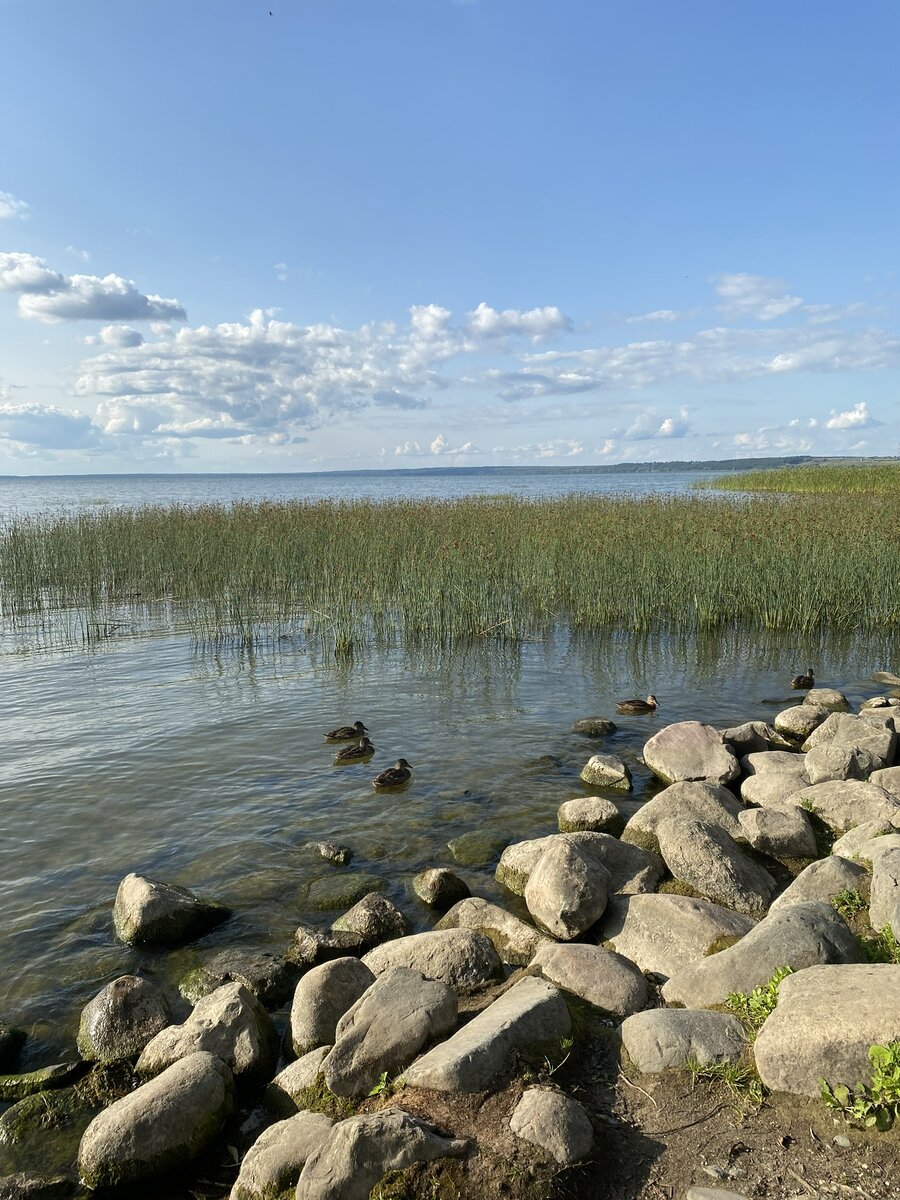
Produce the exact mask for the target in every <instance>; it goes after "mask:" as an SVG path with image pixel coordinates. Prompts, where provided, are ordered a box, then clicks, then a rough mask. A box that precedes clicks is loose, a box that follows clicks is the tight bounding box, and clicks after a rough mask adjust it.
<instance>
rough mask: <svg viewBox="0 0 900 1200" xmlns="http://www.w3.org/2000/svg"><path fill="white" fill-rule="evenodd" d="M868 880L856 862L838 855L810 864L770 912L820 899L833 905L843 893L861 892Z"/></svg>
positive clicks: (866, 874)
mask: <svg viewBox="0 0 900 1200" xmlns="http://www.w3.org/2000/svg"><path fill="white" fill-rule="evenodd" d="M867 883H868V873H867V872H866V870H865V869H864V868H863V867H860V866H858V865H857V864H856V863H852V862H848V861H847V859H845V858H840V857H839V856H838V855H836V854H829V855H828V857H827V858H820V859H818V861H816V862H813V863H810V864H809V866H808V867H806V868H804V870H802V871H801V872H800V874H799V875H798V876H797V878H796V879H795V880H794V881H793V883H791V884H790V885H789V886H788V887H786V888H785V890H784V891H783V892H782V893H781V895H780V896H779V897H778V899H777V900H773V901H772V904H771V907H770V908H769V915H770V916H771V914H772V913H776V912H780V911H781V910H782V909H785V908H788V907H789V906H790V905H792V904H805V903H806V902H807V901H809V900H817V901H819V902H820V903H822V904H830V903H831V902H832V900H833V899H834V898H835V896H837V895H838V894H839V893H840V892H845V891H847V890H850V891H858V890H859V889H860V888H863V889H864V888H865V887H866V885H867Z"/></svg>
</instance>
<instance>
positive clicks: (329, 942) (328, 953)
mask: <svg viewBox="0 0 900 1200" xmlns="http://www.w3.org/2000/svg"><path fill="white" fill-rule="evenodd" d="M377 940H378V939H377V938H374V939H373V938H370V937H367V936H366V935H365V934H362V933H357V932H356V930H353V929H320V928H319V927H318V926H315V925H298V926H297V930H296V932H295V933H294V941H293V943H292V945H290V946H288V948H287V950H286V951H285V953H284V957H285V958H286V959H287V961H288V962H289V963H291V964H292V965H294V966H298V967H301V968H306V967H318V966H321V964H322V963H323V962H330V961H331V960H332V959H335V958H347V957H349V956H351V955H354V956H356V957H359V955H361V954H365V952H366V951H367V950H371V949H372V947H373V946H374V945H375V944H376V942H377Z"/></svg>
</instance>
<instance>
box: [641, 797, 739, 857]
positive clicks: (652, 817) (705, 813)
mask: <svg viewBox="0 0 900 1200" xmlns="http://www.w3.org/2000/svg"><path fill="white" fill-rule="evenodd" d="M743 810H744V806H743V804H741V802H740V801H739V800H737V799H735V797H734V795H733V794H732V793H731V792H729V790H728V789H727V788H724V787H720V786H719V785H718V784H715V783H672V784H670V785H669V786H668V787H667V788H663V790H662V791H661V792H658V793H657V795H655V796H654V797H653V799H652V800H648V801H647V803H646V804H644V805H642V806H641V807H640V808H639V809H638V811H637V812H636V813H635V814H634V816H633V817H631V818H630V819H629V821H628V824H627V825H626V826H625V832H624V833H623V834H622V838H623V840H624V841H626V842H633V843H636V844H637V845H642V846H645V848H646V846H647V845H649V846H651V847H652V848H653V849H655V848H656V845H657V840H656V830H657V827H658V826H659V825H660V824H661V823H662V822H663V821H667V820H669V818H671V817H677V818H686V817H691V818H693V819H694V820H697V821H705V822H706V823H707V824H709V825H718V826H719V828H720V829H724V830H725V832H726V833H727V834H730V836H731V837H733V838H736V837H740V835H741V826H740V822H739V817H740V814H741V813H742V812H743Z"/></svg>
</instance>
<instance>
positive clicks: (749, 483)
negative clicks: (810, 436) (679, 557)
mask: <svg viewBox="0 0 900 1200" xmlns="http://www.w3.org/2000/svg"><path fill="white" fill-rule="evenodd" d="M695 486H696V487H698V488H714V489H716V490H717V491H722V490H728V491H734V492H782V493H790V494H806V495H813V494H820V493H825V494H831V495H839V496H849V495H860V494H867V495H880V496H897V495H900V463H872V464H868V463H859V464H857V463H853V464H848V463H835V464H833V465H832V464H830V463H829V464H824V465H818V464H817V465H815V466H804V467H775V468H773V469H772V470H770V471H738V472H735V473H733V474H730V475H722V476H718V477H717V478H715V479H704V480H701V481H700V482H698V483H697V484H696V485H695Z"/></svg>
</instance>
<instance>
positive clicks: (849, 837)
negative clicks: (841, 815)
mask: <svg viewBox="0 0 900 1200" xmlns="http://www.w3.org/2000/svg"><path fill="white" fill-rule="evenodd" d="M898 829H900V814H898V816H897V824H896V825H895V824H894V823H893V822H892V821H888V820H886V819H884V818H881V819H879V818H877V817H876V819H875V820H874V821H863V823H862V824H861V825H854V826H853V828H852V829H848V830H847V832H846V833H845V834H842V836H841V837H839V838H838V839H837V841H836V842H835V843H834V845H833V846H832V847H831V853H832V854H837V855H839V856H840V857H841V858H857V859H858V858H859V857H860V851H861V850H862V849H863V847H867V843H868V842H870V841H872V839H873V838H880V837H884V836H886V835H889V834H893V833H896V832H897V831H898Z"/></svg>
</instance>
